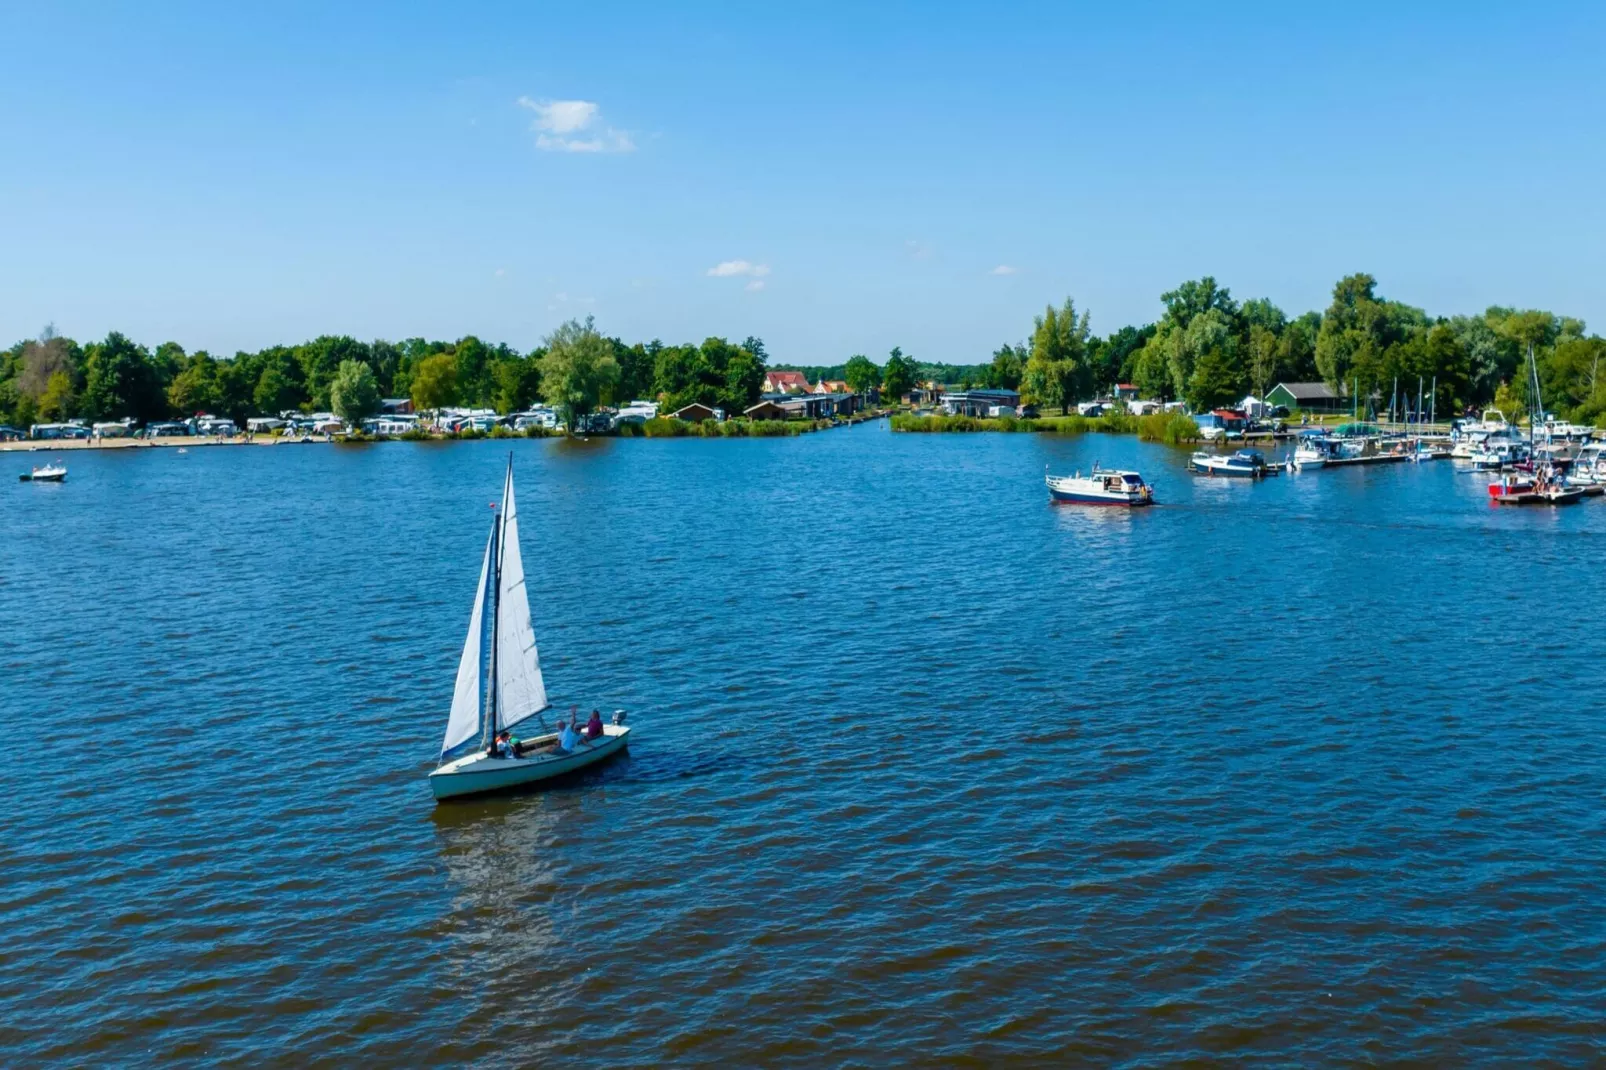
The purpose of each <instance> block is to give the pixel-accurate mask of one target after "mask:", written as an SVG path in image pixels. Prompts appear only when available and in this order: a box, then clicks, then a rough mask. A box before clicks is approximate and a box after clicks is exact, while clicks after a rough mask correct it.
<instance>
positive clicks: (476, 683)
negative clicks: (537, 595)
mask: <svg viewBox="0 0 1606 1070" xmlns="http://www.w3.org/2000/svg"><path fill="white" fill-rule="evenodd" d="M495 541H496V532H495V531H494V530H493V531H492V532H491V537H490V538H489V539H487V540H486V541H485V560H484V562H483V563H481V565H480V583H479V586H478V587H476V588H475V589H474V613H473V615H472V616H470V617H469V619H468V638H467V639H465V640H463V660H462V661H460V662H458V663H457V687H456V689H455V690H454V691H453V692H452V713H451V716H450V717H448V718H447V719H446V739H445V741H444V742H443V743H441V757H442V758H443V759H444V758H447V757H449V756H450V755H451V752H452V751H453V750H455V749H456V748H458V747H460V746H462V745H463V744H464V743H467V742H468V741H469V740H471V739H473V738H474V737H475V736H477V735H479V734H480V731H481V729H482V728H483V727H484V725H483V718H482V711H481V706H480V702H481V695H482V694H483V692H484V686H483V684H482V682H481V679H482V678H481V674H482V672H483V669H482V667H481V663H482V662H483V661H484V660H485V659H484V657H483V655H482V653H481V649H482V647H483V645H484V644H483V641H482V639H481V635H482V633H483V632H484V631H485V595H486V589H487V588H488V587H489V586H490V583H491V547H492V544H493V543H494V542H495Z"/></svg>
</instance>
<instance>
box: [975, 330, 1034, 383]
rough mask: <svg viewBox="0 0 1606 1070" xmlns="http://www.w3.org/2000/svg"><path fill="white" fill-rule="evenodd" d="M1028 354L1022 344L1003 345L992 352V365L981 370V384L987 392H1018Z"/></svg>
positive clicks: (1023, 377) (1024, 372)
mask: <svg viewBox="0 0 1606 1070" xmlns="http://www.w3.org/2000/svg"><path fill="white" fill-rule="evenodd" d="M1030 356H1031V354H1030V352H1029V351H1028V350H1027V349H1026V346H1025V344H1024V343H1022V344H1021V345H1018V346H1016V345H1010V344H1009V343H1007V342H1006V343H1004V344H1003V345H1001V346H999V347H998V348H997V349H995V350H993V359H992V363H990V364H988V365H986V366H985V367H984V368H982V370H981V382H982V385H983V386H985V387H986V388H987V389H989V390H1019V389H1020V384H1021V381H1022V380H1023V379H1025V378H1026V362H1027V360H1028V359H1030Z"/></svg>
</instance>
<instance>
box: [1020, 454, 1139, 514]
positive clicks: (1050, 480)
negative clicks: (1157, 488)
mask: <svg viewBox="0 0 1606 1070" xmlns="http://www.w3.org/2000/svg"><path fill="white" fill-rule="evenodd" d="M1043 478H1044V481H1045V482H1046V483H1047V484H1048V493H1049V495H1050V496H1051V497H1052V498H1053V499H1054V500H1055V501H1057V502H1073V503H1076V504H1078V505H1133V506H1136V505H1152V504H1154V490H1153V488H1151V487H1150V486H1149V485H1148V484H1147V483H1145V482H1143V477H1142V476H1141V475H1139V474H1138V473H1136V472H1124V471H1114V470H1111V469H1108V468H1100V467H1099V466H1098V465H1097V464H1095V465H1094V466H1093V471H1092V472H1090V473H1088V474H1087V475H1085V476H1084V475H1083V474H1082V473H1081V472H1078V473H1076V474H1075V475H1074V476H1050V475H1045V476H1044V477H1043Z"/></svg>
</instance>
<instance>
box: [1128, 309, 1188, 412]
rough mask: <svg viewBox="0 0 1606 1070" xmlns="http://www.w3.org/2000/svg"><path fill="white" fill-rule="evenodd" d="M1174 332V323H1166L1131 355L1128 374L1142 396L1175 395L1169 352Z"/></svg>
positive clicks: (1172, 396) (1166, 397) (1165, 396)
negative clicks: (1130, 365) (1130, 367)
mask: <svg viewBox="0 0 1606 1070" xmlns="http://www.w3.org/2000/svg"><path fill="white" fill-rule="evenodd" d="M1176 333H1178V332H1177V329H1176V327H1175V326H1174V325H1172V324H1166V325H1165V327H1164V328H1162V329H1161V330H1160V331H1158V332H1157V333H1155V334H1154V335H1153V336H1152V337H1150V338H1149V340H1148V341H1147V342H1146V343H1144V345H1143V347H1142V348H1141V349H1139V350H1138V351H1137V353H1136V355H1135V356H1134V357H1133V359H1132V369H1131V371H1130V372H1129V373H1128V374H1129V375H1130V376H1131V379H1132V385H1133V386H1135V387H1137V388H1138V393H1139V394H1140V395H1142V396H1143V397H1146V398H1157V399H1159V400H1161V401H1164V400H1167V399H1171V398H1175V397H1176V391H1175V389H1174V385H1173V381H1172V378H1171V352H1170V347H1171V346H1172V345H1174V344H1175V341H1176V340H1175V337H1174V336H1175V334H1176Z"/></svg>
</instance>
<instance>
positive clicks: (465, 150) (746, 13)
mask: <svg viewBox="0 0 1606 1070" xmlns="http://www.w3.org/2000/svg"><path fill="white" fill-rule="evenodd" d="M236 8H239V10H235V9H236ZM335 9H338V10H335ZM1603 12H1606V8H1603V7H1602V6H1601V5H1598V4H1592V5H1585V4H1559V3H1557V4H1545V3H1534V4H1529V5H1524V6H1521V7H1520V8H1519V7H1518V6H1517V5H1503V4H1502V5H1496V4H1482V3H1470V4H1449V3H1433V4H1408V3H1393V4H1369V3H1352V4H1348V5H1343V6H1340V7H1332V6H1330V5H1293V4H1256V5H1249V4H1231V3H1219V4H1215V5H1181V4H1178V5H1142V4H1100V5H1085V6H1080V5H1070V4H1055V5H1043V6H1035V7H1034V6H1024V5H1015V6H1003V5H982V4H974V5H968V4H967V5H958V4H938V3H925V4H906V5H899V4H877V5H863V4H813V5H808V6H806V7H804V6H788V7H785V8H782V7H780V6H778V5H761V4H739V5H737V4H732V5H711V4H685V3H680V4H605V3H589V4H581V5H540V4H469V3H464V4H445V3H441V4H423V3H390V4H384V5H377V4H376V5H359V4H354V3H348V4H339V5H330V4H323V3H318V4H310V3H309V4H300V3H281V4H274V5H224V4H215V3H212V4H155V3H153V4H148V5H129V4H119V5H111V4H105V5H85V4H50V5H22V4H9V5H6V6H4V7H3V8H0V40H4V41H6V42H7V48H6V54H7V55H6V61H5V62H4V63H3V64H0V137H3V140H4V144H5V145H6V146H7V149H8V152H7V162H6V164H5V165H4V166H3V167H0V248H3V249H4V255H0V339H4V341H5V342H7V343H9V341H11V340H13V339H20V338H23V337H27V336H31V335H33V334H36V333H37V332H38V331H39V329H40V327H41V326H43V324H45V323H46V322H52V321H53V322H54V323H55V324H56V325H57V327H58V329H59V330H60V331H61V332H62V333H65V334H70V335H72V336H74V337H76V338H79V339H88V338H93V337H98V336H102V335H104V334H105V333H106V332H107V331H108V330H112V329H120V330H123V331H125V332H126V333H128V334H130V335H132V336H133V337H135V338H137V339H139V340H141V341H145V342H148V343H152V344H154V343H156V342H159V341H162V340H165V339H168V338H172V339H176V340H178V341H180V342H182V343H184V344H185V345H186V346H187V347H189V348H192V349H193V348H209V349H211V350H213V351H214V352H233V351H234V350H235V349H239V348H248V349H255V348H258V347H260V346H263V345H268V344H272V343H275V342H295V341H299V340H302V339H305V338H308V337H311V336H313V335H316V334H320V333H349V334H353V335H356V336H358V337H364V338H373V337H386V338H401V337H407V336H412V335H424V336H427V337H441V338H456V337H458V336H460V335H463V334H467V333H474V334H478V335H480V336H481V337H484V338H487V339H491V340H497V341H507V342H509V343H511V344H513V345H516V346H518V347H520V348H528V347H530V346H532V345H534V344H536V343H537V342H538V341H539V339H540V337H541V336H542V335H543V334H544V333H545V332H547V331H548V330H550V329H551V328H552V327H553V326H554V325H555V324H556V323H558V322H559V321H561V320H562V319H565V318H568V317H570V316H584V315H587V314H593V315H595V316H596V318H597V322H598V325H599V326H600V327H602V328H603V329H604V330H606V331H608V332H609V333H614V334H619V335H621V336H622V337H624V338H626V339H627V340H638V339H641V340H644V339H647V338H652V337H659V338H662V339H664V340H665V341H694V340H701V339H702V338H703V337H705V336H707V335H711V334H718V335H725V336H729V337H734V338H740V337H743V336H745V335H748V334H757V335H760V336H762V337H763V338H764V339H765V340H766V341H767V343H768V345H769V348H770V352H771V355H772V359H774V360H778V361H791V362H800V363H819V364H826V363H834V362H838V361H841V360H843V359H845V358H846V357H847V356H848V355H850V354H852V353H855V352H864V353H868V354H870V355H871V356H873V357H874V358H876V359H878V360H879V359H881V358H882V356H884V354H885V353H886V351H887V350H888V349H889V348H890V347H891V346H894V345H901V346H903V347H904V349H905V350H906V351H908V352H912V353H913V354H915V355H916V356H919V357H921V358H924V359H929V360H942V361H953V362H974V361H981V360H985V359H987V358H988V356H989V354H990V353H991V351H992V350H993V348H994V347H995V346H996V345H998V344H999V343H1000V342H1004V341H1013V340H1019V339H1021V338H1022V337H1024V336H1025V335H1026V334H1027V332H1028V331H1029V329H1030V325H1031V317H1032V316H1033V315H1034V314H1035V313H1037V312H1039V311H1041V309H1042V307H1043V305H1044V304H1045V303H1047V302H1050V301H1054V302H1058V301H1060V300H1063V299H1064V297H1065V296H1066V295H1073V296H1074V297H1075V298H1076V300H1077V303H1078V304H1079V305H1081V306H1083V307H1086V308H1089V309H1090V310H1091V312H1092V317H1093V325H1094V329H1095V331H1097V332H1099V333H1104V332H1107V331H1109V330H1113V329H1115V328H1116V327H1119V326H1120V325H1122V324H1124V323H1129V322H1136V323H1141V322H1147V321H1149V320H1152V319H1153V318H1154V317H1155V315H1156V314H1157V310H1158V308H1159V294H1160V293H1161V292H1162V291H1164V290H1166V289H1169V288H1170V287H1172V286H1173V285H1175V284H1176V283H1178V282H1180V281H1182V280H1183V279H1187V278H1193V277H1197V276H1200V275H1204V274H1213V275H1215V276H1216V277H1217V278H1218V279H1220V280H1221V281H1222V282H1223V283H1224V284H1226V285H1228V286H1230V287H1231V289H1232V292H1233V294H1234V295H1235V296H1237V297H1240V298H1247V297H1253V296H1266V297H1270V298H1272V299H1273V300H1274V301H1276V302H1277V303H1278V304H1280V305H1281V306H1283V308H1284V309H1285V310H1287V311H1289V312H1290V313H1295V312H1299V311H1303V310H1305V309H1308V308H1321V307H1325V306H1326V304H1327V301H1328V298H1329V294H1330V291H1331V288H1332V284H1333V282H1334V281H1335V280H1336V279H1337V278H1338V277H1339V276H1340V275H1343V274H1347V273H1350V272H1354V271H1369V272H1371V273H1372V274H1374V275H1376V276H1377V277H1378V279H1379V280H1380V287H1379V289H1380V291H1381V292H1382V293H1383V294H1384V295H1386V296H1390V297H1395V298H1398V299H1401V300H1404V301H1407V302H1410V303H1412V304H1416V305H1420V306H1423V307H1425V308H1427V309H1428V310H1429V311H1430V312H1433V313H1444V314H1449V313H1454V312H1472V311H1479V310H1481V309H1482V308H1484V307H1485V306H1487V305H1489V304H1492V303H1504V304H1517V305H1522V306H1536V307H1544V308H1550V309H1553V310H1555V311H1557V312H1563V313H1567V314H1571V315H1577V316H1581V317H1583V318H1585V319H1586V320H1587V321H1589V323H1590V325H1591V327H1592V328H1595V329H1597V330H1598V329H1606V206H1603V196H1606V139H1603V138H1602V132H1603V130H1602V126H1603V118H1606V73H1603V68H1602V64H1601V57H1602V56H1603V55H1606V14H1603ZM588 150H594V151H588ZM719 265H734V266H727V267H726V268H725V269H724V270H723V273H717V271H716V269H718V268H719ZM711 271H716V273H715V274H710V272H711Z"/></svg>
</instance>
